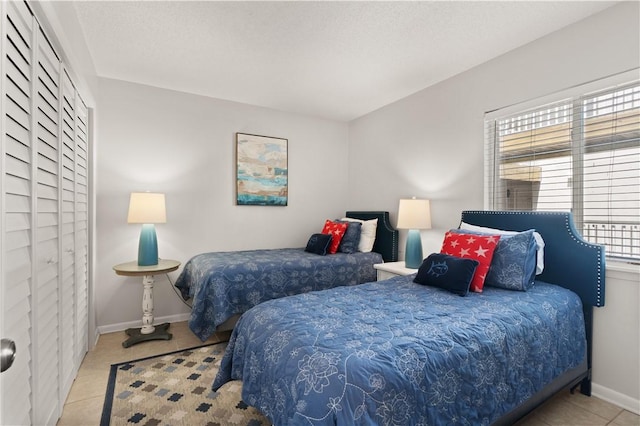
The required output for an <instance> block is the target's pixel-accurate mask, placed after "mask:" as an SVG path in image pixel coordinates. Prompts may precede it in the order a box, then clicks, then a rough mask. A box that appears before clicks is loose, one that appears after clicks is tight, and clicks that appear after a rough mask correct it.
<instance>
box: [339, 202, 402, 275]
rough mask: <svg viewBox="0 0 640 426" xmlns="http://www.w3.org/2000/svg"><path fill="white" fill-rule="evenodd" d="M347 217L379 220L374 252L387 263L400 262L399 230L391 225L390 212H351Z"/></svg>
mask: <svg viewBox="0 0 640 426" xmlns="http://www.w3.org/2000/svg"><path fill="white" fill-rule="evenodd" d="M347 217H351V218H353V219H360V220H371V219H378V228H377V229H376V241H375V243H373V251H375V252H376V253H380V254H381V255H382V258H383V259H384V261H385V262H396V261H397V260H398V230H397V229H395V228H394V227H393V226H392V225H391V221H390V220H389V212H383V211H358V212H356V211H351V212H347Z"/></svg>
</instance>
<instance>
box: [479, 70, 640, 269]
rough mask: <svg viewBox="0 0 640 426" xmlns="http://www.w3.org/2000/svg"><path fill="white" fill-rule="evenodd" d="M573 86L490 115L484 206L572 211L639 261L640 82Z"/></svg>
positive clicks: (612, 247) (611, 251)
mask: <svg viewBox="0 0 640 426" xmlns="http://www.w3.org/2000/svg"><path fill="white" fill-rule="evenodd" d="M635 75H636V76H637V75H638V72H637V71H636V72H635ZM602 86H604V84H602ZM592 87H593V84H591V85H590V88H592ZM572 92H574V93H576V92H577V93H578V95H574V96H571V97H566V96H565V97H564V98H563V99H560V98H559V97H558V98H557V100H555V101H554V102H545V104H544V105H543V104H542V103H541V104H539V105H538V106H534V107H528V108H526V109H524V110H521V111H517V112H508V113H505V115H501V114H500V111H496V112H493V113H490V114H488V115H487V116H486V117H485V130H486V133H485V140H486V152H485V168H486V170H485V194H486V202H487V204H488V206H487V207H488V208H490V209H496V210H533V211H545V210H546V211H571V212H573V215H574V220H575V223H576V227H577V228H578V230H579V231H581V232H582V235H583V237H584V238H585V239H586V240H587V241H590V242H593V243H599V244H604V245H605V247H606V253H607V256H610V257H618V258H624V259H632V260H640V81H638V80H637V77H636V78H635V79H634V80H633V81H631V82H626V83H624V84H617V85H615V86H609V87H607V88H606V89H603V90H599V91H589V92H586V91H585V92H583V93H580V88H578V89H577V90H576V89H575V88H574V89H573V90H572ZM547 101H548V98H547ZM530 104H531V103H530ZM511 110H513V108H511Z"/></svg>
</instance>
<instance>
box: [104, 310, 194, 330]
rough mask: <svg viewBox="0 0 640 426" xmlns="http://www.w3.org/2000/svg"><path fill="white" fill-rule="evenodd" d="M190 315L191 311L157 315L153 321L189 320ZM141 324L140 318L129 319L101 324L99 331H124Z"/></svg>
mask: <svg viewBox="0 0 640 426" xmlns="http://www.w3.org/2000/svg"><path fill="white" fill-rule="evenodd" d="M190 317H191V314H190V313H184V314H177V315H168V316H164V317H155V318H154V319H153V323H154V324H161V323H165V322H181V321H188V320H189V318H190ZM141 325H142V324H141V322H140V320H137V321H129V322H121V323H118V324H108V325H101V326H99V327H98V332H99V333H100V334H105V333H113V332H115V331H124V330H126V329H127V328H134V327H140V326H141Z"/></svg>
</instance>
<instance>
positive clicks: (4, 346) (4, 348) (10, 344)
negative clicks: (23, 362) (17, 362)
mask: <svg viewBox="0 0 640 426" xmlns="http://www.w3.org/2000/svg"><path fill="white" fill-rule="evenodd" d="M0 342H1V343H0V367H1V368H0V373H4V371H5V370H8V369H9V367H11V364H13V360H14V359H16V343H15V342H14V341H13V340H10V339H2V340H1V341H0Z"/></svg>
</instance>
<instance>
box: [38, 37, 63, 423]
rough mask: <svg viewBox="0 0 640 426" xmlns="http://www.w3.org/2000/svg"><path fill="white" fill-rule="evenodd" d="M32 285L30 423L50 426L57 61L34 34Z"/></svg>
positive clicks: (55, 386) (55, 325) (54, 377)
mask: <svg viewBox="0 0 640 426" xmlns="http://www.w3.org/2000/svg"><path fill="white" fill-rule="evenodd" d="M37 37H38V38H37V55H36V59H37V61H36V88H37V97H36V99H35V106H36V109H35V113H36V121H37V125H36V127H35V135H36V149H37V155H36V164H35V165H36V175H35V176H34V178H35V181H34V183H35V188H36V236H37V238H36V240H37V243H36V256H35V258H34V259H35V261H36V280H35V282H36V286H35V289H34V306H33V311H34V314H33V325H34V330H33V338H34V343H33V345H34V350H33V355H34V369H33V373H34V377H35V378H36V379H35V380H33V391H34V398H35V401H34V402H35V404H34V408H35V409H34V422H35V424H38V425H45V424H55V422H56V421H57V419H58V417H59V415H58V411H59V404H58V400H59V383H60V381H59V359H60V356H59V355H60V354H59V349H60V347H59V340H58V339H59V335H60V328H59V317H58V316H59V311H60V309H59V306H58V303H59V294H58V291H59V280H58V267H59V265H58V262H59V258H60V255H59V246H58V245H59V237H58V235H59V232H60V230H59V220H60V218H59V205H58V204H59V198H58V195H59V183H58V180H59V132H60V130H59V119H60V117H59V103H60V102H59V99H58V93H59V88H58V82H59V80H60V76H59V68H60V61H59V59H58V57H57V56H56V54H55V52H54V51H53V49H52V48H51V46H50V45H49V43H48V41H47V39H46V38H45V36H44V34H43V33H42V32H41V31H40V30H38V32H37Z"/></svg>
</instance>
